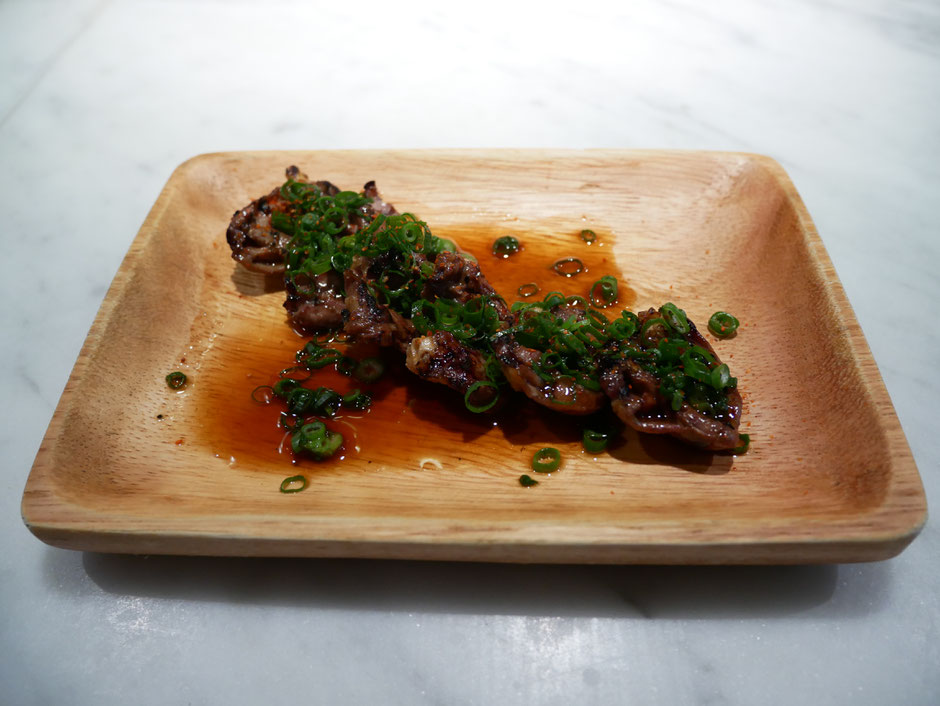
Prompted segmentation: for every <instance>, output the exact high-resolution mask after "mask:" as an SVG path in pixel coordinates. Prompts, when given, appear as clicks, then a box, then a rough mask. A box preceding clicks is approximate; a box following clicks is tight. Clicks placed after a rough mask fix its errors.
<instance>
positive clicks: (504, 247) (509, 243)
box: [493, 235, 519, 257]
mask: <svg viewBox="0 0 940 706" xmlns="http://www.w3.org/2000/svg"><path fill="white" fill-rule="evenodd" d="M517 252H519V239H518V238H514V237H513V236H511V235H504V236H503V237H502V238H497V239H496V240H494V241H493V254H494V255H496V256H497V257H509V256H510V255H513V254H515V253H517Z"/></svg>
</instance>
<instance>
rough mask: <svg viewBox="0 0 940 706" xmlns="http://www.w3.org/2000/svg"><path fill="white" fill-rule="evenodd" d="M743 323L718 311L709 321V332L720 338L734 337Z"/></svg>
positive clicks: (726, 313) (724, 312)
mask: <svg viewBox="0 0 940 706" xmlns="http://www.w3.org/2000/svg"><path fill="white" fill-rule="evenodd" d="M740 325H741V322H740V321H738V320H737V319H736V318H734V317H733V316H732V315H731V314H729V313H728V312H726V311H716V312H715V313H714V314H712V316H711V318H710V319H709V320H708V330H709V331H711V332H712V333H713V334H715V335H716V336H718V338H728V337H729V336H733V335H734V332H735V331H737V330H738V326H740Z"/></svg>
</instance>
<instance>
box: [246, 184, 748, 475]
mask: <svg viewBox="0 0 940 706" xmlns="http://www.w3.org/2000/svg"><path fill="white" fill-rule="evenodd" d="M580 235H581V238H582V239H583V241H584V242H585V243H587V244H588V245H591V244H593V243H594V242H595V241H596V238H597V236H596V234H595V233H594V231H592V230H587V229H586V230H583V231H581V234H580ZM227 240H228V242H229V245H230V246H231V249H232V257H233V258H234V259H235V260H236V261H238V262H240V263H241V264H242V265H244V266H245V267H247V268H248V269H251V270H254V271H256V272H262V273H265V274H270V275H280V276H282V277H283V278H284V285H285V290H286V293H287V297H286V301H285V304H284V306H285V308H286V310H287V312H288V318H289V320H290V322H291V324H292V325H293V326H294V327H295V328H296V329H298V330H300V331H303V332H306V333H308V334H313V333H317V332H320V333H322V332H329V331H333V332H340V333H341V335H342V336H344V337H345V338H346V339H347V340H348V341H349V342H352V343H356V344H363V345H371V346H373V347H375V346H378V347H383V348H387V349H393V350H396V351H397V352H398V353H399V354H401V355H402V356H403V357H404V363H405V366H406V367H407V369H408V370H409V371H411V372H412V373H414V374H415V375H417V376H418V377H420V378H422V379H424V380H427V381H429V382H433V383H437V384H441V385H444V386H446V387H448V388H450V389H451V390H453V391H455V392H456V393H458V395H460V396H462V398H463V401H464V404H465V405H466V407H467V409H469V410H470V411H471V412H477V413H482V412H487V411H489V410H492V409H494V408H497V407H498V406H499V403H500V401H501V397H502V396H503V395H504V393H506V392H507V390H514V391H517V392H521V393H523V394H524V395H525V396H526V397H528V398H529V399H530V400H532V401H533V402H535V403H536V404H539V405H541V406H543V407H546V408H549V409H552V410H554V411H556V412H560V413H562V414H569V415H580V416H585V415H592V414H594V413H596V412H599V411H602V410H605V409H607V408H610V409H611V410H612V411H613V413H614V414H615V415H616V417H617V418H618V419H619V420H621V421H622V422H623V423H624V424H626V425H627V426H629V427H630V428H632V429H635V430H637V431H639V432H643V433H651V434H667V435H671V436H674V437H676V438H678V439H681V440H683V441H685V442H688V443H690V444H693V445H695V446H698V447H701V448H704V449H708V450H712V451H725V450H734V449H738V448H740V447H741V446H742V444H743V443H745V442H746V438H745V437H746V435H742V434H740V433H739V432H738V426H739V423H740V415H741V396H740V394H739V393H738V390H737V381H736V379H735V378H733V377H731V374H730V371H729V369H728V366H727V365H725V364H723V363H722V362H721V361H720V360H719V358H718V356H717V355H716V353H715V351H714V349H713V348H712V347H711V346H710V344H709V343H708V342H707V341H706V340H705V339H704V338H703V337H702V335H701V334H700V333H699V331H698V329H697V328H696V326H695V324H694V323H692V321H691V320H690V319H689V318H688V316H687V315H686V313H685V312H684V311H682V310H681V309H679V308H678V307H676V306H675V305H674V304H672V303H667V304H664V305H662V306H661V307H659V308H651V309H648V310H647V311H644V312H639V313H634V312H631V311H626V310H624V311H621V312H620V313H619V314H617V313H614V314H612V315H608V314H607V313H606V310H611V311H613V309H611V307H613V306H614V304H616V302H617V299H618V282H617V279H616V277H614V276H612V275H605V276H603V277H601V278H600V279H598V280H597V281H596V282H595V283H594V284H593V285H592V286H591V288H590V290H589V292H588V293H587V294H588V296H587V298H585V297H580V296H565V295H564V294H562V293H560V292H548V293H547V294H545V295H544V296H543V297H542V298H541V299H537V298H536V294H539V293H540V292H539V287H538V285H537V284H535V283H532V282H530V283H526V284H523V285H521V286H520V287H519V288H518V290H517V291H516V294H517V295H518V296H519V297H520V299H519V300H518V301H516V302H515V303H514V304H513V305H512V306H511V307H510V306H508V305H507V303H506V300H505V299H504V298H503V296H502V295H501V294H500V293H499V292H497V291H496V289H495V288H494V287H493V286H492V285H491V284H490V283H489V281H488V280H487V279H486V276H485V275H484V274H483V272H482V271H481V269H480V266H479V264H478V263H477V262H476V260H475V258H474V257H473V256H472V255H469V254H468V253H465V252H462V251H460V249H459V248H458V247H457V246H456V245H455V244H454V243H453V242H451V241H449V240H446V239H443V238H439V237H437V236H435V235H433V234H432V233H431V231H430V229H429V228H428V226H427V224H426V223H424V222H423V221H420V220H418V219H417V218H416V217H415V216H414V215H412V214H408V213H403V214H400V213H398V212H397V211H396V210H395V208H394V207H393V206H391V205H390V204H387V203H385V202H384V201H383V200H382V199H381V197H380V196H379V194H378V191H377V189H376V187H375V183H374V182H371V181H370V182H368V183H367V184H366V185H365V186H364V187H363V189H362V191H360V192H352V191H341V190H340V189H339V188H338V187H336V186H334V185H333V184H331V183H330V182H328V181H317V182H312V181H310V180H309V179H308V178H307V177H306V175H304V174H303V173H301V172H300V170H299V169H298V168H297V167H290V168H289V169H288V170H287V181H286V182H285V183H284V184H283V185H282V186H281V187H279V188H277V189H274V190H273V191H271V192H270V193H269V194H267V195H266V196H263V197H261V198H259V199H257V200H255V201H253V202H252V203H250V204H249V205H248V206H246V207H245V208H243V209H240V210H239V211H236V212H235V214H234V216H233V218H232V221H231V224H230V226H229V228H228V232H227ZM519 250H520V244H519V241H518V239H516V238H515V237H513V236H503V237H501V238H498V239H497V240H496V241H495V242H494V244H493V253H494V255H496V256H497V257H499V258H505V257H509V256H511V255H513V254H514V253H516V252H518V251H519ZM552 268H553V269H554V270H555V272H556V273H557V274H558V275H560V276H563V277H572V276H575V275H578V274H580V273H581V272H583V271H584V264H583V263H582V262H581V260H580V259H578V258H576V257H569V258H563V259H561V260H558V261H556V262H555V263H554V265H552ZM719 313H720V312H719ZM716 317H717V318H716ZM732 321H733V322H734V323H736V319H733V317H729V315H723V317H720V316H719V314H715V315H714V316H713V317H712V320H711V321H710V322H709V323H710V327H711V328H712V330H713V332H714V331H715V329H714V327H715V326H717V327H718V331H719V332H721V333H716V335H722V334H724V335H728V334H727V333H725V332H727V331H729V330H731V331H733V329H729V327H731V326H732ZM371 360H372V361H373V365H375V362H376V361H378V359H377V358H372V359H371ZM364 363H365V360H363V361H355V360H352V359H350V358H349V357H348V356H345V355H344V354H343V353H342V352H340V351H339V350H338V349H336V348H333V347H330V346H329V345H324V340H322V339H320V338H316V339H314V340H313V341H311V342H310V343H308V344H307V346H306V347H305V348H304V350H303V351H300V352H299V353H298V364H299V366H300V367H301V368H303V369H304V370H306V371H311V370H315V369H317V368H319V367H324V366H326V365H335V366H336V367H337V369H338V370H341V372H345V373H347V374H355V373H356V371H357V370H358V369H359V368H360V367H362V366H363V365H364ZM379 364H380V363H379ZM365 367H366V368H368V366H365ZM379 372H381V371H379ZM364 374H365V376H366V377H365V381H368V379H369V373H368V370H366V372H365V373H364ZM358 377H359V376H358V375H357V378H358ZM359 379H360V380H363V378H359ZM373 379H374V378H373ZM273 391H274V393H275V396H276V397H281V398H282V399H284V400H285V402H286V404H287V407H288V413H287V416H288V419H287V421H286V422H285V424H284V426H285V427H287V428H288V429H290V430H291V432H292V448H293V450H294V452H295V453H297V454H305V455H307V456H310V457H313V458H317V459H321V458H326V457H328V456H330V455H331V454H333V453H335V451H336V450H337V449H338V448H339V447H340V446H341V444H342V442H343V440H342V436H341V435H340V434H339V432H335V431H332V430H330V429H328V428H327V427H326V425H325V424H324V423H323V421H322V420H323V419H328V418H330V417H332V416H333V415H334V414H335V413H336V411H337V410H338V409H339V408H340V407H342V406H344V405H346V406H350V407H353V408H357V407H355V405H361V406H359V407H358V409H365V408H367V407H368V404H369V403H370V402H371V400H369V401H368V402H365V401H364V400H367V399H368V394H365V393H359V394H360V395H361V397H357V398H356V399H355V400H350V401H348V402H347V400H346V399H345V398H344V397H342V396H340V395H339V394H338V393H336V392H335V391H332V390H329V389H328V388H317V389H315V390H314V389H310V388H307V387H305V386H303V385H302V384H301V382H300V381H298V380H296V379H293V378H291V377H289V376H288V377H286V378H284V379H282V380H281V381H279V383H278V384H277V385H275V386H274V387H273ZM329 393H332V394H329ZM301 398H302V399H301ZM315 400H319V402H315ZM610 438H611V433H610V431H609V430H602V429H593V428H592V429H589V430H586V431H585V435H584V439H583V443H584V448H585V450H586V451H587V452H589V453H598V452H599V451H601V450H603V449H604V448H605V447H606V445H607V443H608V441H609V440H610ZM539 454H543V456H542V457H540V456H539ZM539 454H537V455H536V458H534V459H533V462H532V468H533V470H536V471H539V472H545V471H544V470H543V468H544V467H546V466H545V464H546V463H548V464H549V465H551V463H554V468H557V467H558V464H559V463H560V454H558V452H557V450H556V449H551V448H547V449H542V450H541V451H540V452H539ZM545 454H547V456H546V455H545ZM555 454H558V457H557V459H555ZM549 457H550V458H549ZM538 459H541V460H540V461H539V463H538V464H537V463H536V461H537V460H538ZM537 465H538V466H539V467H536V466H537ZM520 482H522V483H523V484H524V485H525V484H526V483H525V482H524V481H523V480H522V479H520Z"/></svg>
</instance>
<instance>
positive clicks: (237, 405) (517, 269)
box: [187, 226, 635, 476]
mask: <svg viewBox="0 0 940 706" xmlns="http://www.w3.org/2000/svg"><path fill="white" fill-rule="evenodd" d="M435 232H436V234H437V235H439V236H440V237H445V238H450V239H452V240H454V241H455V242H457V243H458V244H459V245H460V247H461V248H462V249H464V250H466V251H467V252H470V253H471V254H473V255H474V256H475V257H477V259H478V260H479V263H480V267H481V270H482V271H483V272H484V274H485V275H486V276H487V278H488V279H489V281H490V282H491V284H493V286H494V287H495V288H496V289H497V291H499V292H500V293H502V294H503V295H504V296H505V298H506V300H507V302H508V303H510V304H511V303H512V302H514V301H516V300H517V299H524V297H520V296H519V295H518V294H517V293H516V292H517V289H518V288H519V286H520V285H522V284H526V283H535V284H536V285H537V286H538V287H539V292H538V294H536V295H534V296H533V297H531V299H532V300H536V299H541V298H542V297H543V296H544V295H545V294H547V293H548V292H550V291H560V292H562V293H563V294H565V295H574V294H576V295H580V296H584V297H587V296H588V295H589V292H590V288H591V285H592V284H593V283H594V282H596V281H597V280H598V279H599V278H600V277H602V276H603V275H614V276H615V277H617V278H618V280H619V296H618V300H617V302H616V303H615V304H614V305H613V306H612V307H611V310H610V313H611V316H613V315H614V314H615V312H619V310H620V309H622V308H630V307H631V306H632V304H633V303H634V297H635V293H634V291H633V290H632V289H631V288H630V287H629V283H628V282H627V281H626V280H625V279H624V278H623V273H622V272H621V271H620V270H619V268H618V267H617V263H616V261H615V260H614V258H613V251H612V248H611V247H609V246H607V245H606V244H605V242H604V234H603V233H602V232H601V231H597V235H598V238H597V241H595V242H594V243H592V244H590V245H589V244H587V243H585V242H584V241H583V240H582V239H581V238H580V235H579V233H580V231H579V230H575V229H571V230H570V231H566V232H557V233H541V234H539V233H534V234H533V233H525V232H518V231H513V230H512V229H507V228H505V227H494V228H479V227H476V226H475V227H473V228H450V229H439V230H436V231H435ZM503 235H513V236H515V237H517V238H518V239H519V240H520V242H521V245H522V249H521V250H520V252H517V253H515V254H513V255H511V256H509V257H506V258H503V257H498V256H496V255H493V254H492V252H491V247H492V243H493V241H494V240H495V239H496V238H498V237H500V236H503ZM566 257H577V258H579V259H580V260H581V261H582V262H583V264H584V271H583V272H581V273H580V274H578V275H576V276H574V277H563V276H560V275H558V274H556V273H555V272H554V271H553V269H552V265H553V263H555V262H556V261H557V260H559V259H561V258H566ZM265 296H268V297H271V298H272V307H271V309H270V310H271V316H272V318H276V320H273V321H272V325H270V326H266V327H259V326H258V325H257V322H256V321H253V320H251V319H246V320H245V321H242V322H239V321H234V320H233V321H228V322H227V323H226V330H225V331H224V335H221V336H219V337H218V338H217V340H216V342H215V344H214V345H213V347H212V348H211V349H210V350H209V351H208V352H207V354H206V357H205V359H204V360H203V361H202V364H201V365H200V370H201V372H200V374H199V375H197V376H194V381H193V382H194V384H193V385H192V386H191V391H190V393H191V398H192V406H191V408H190V409H192V410H193V413H192V418H191V419H189V420H188V424H187V428H188V429H190V430H191V431H192V434H193V436H194V437H195V438H196V439H197V440H198V441H199V442H200V443H201V444H202V445H204V446H206V447H208V448H209V449H210V450H211V452H212V453H213V454H214V455H215V456H217V457H219V458H222V459H227V460H229V462H230V464H231V465H232V466H233V467H238V468H241V469H246V470H251V469H265V470H270V469H277V472H278V473H282V474H283V475H285V476H288V475H293V474H296V473H298V472H300V473H311V474H312V473H316V474H322V473H336V472H345V471H344V469H350V470H351V469H352V468H353V467H356V468H360V469H362V468H363V467H365V468H367V467H368V466H369V464H371V463H382V459H383V458H384V457H386V456H388V450H389V449H394V450H395V453H394V457H395V458H402V457H403V456H410V457H412V458H411V461H412V464H413V467H417V466H420V465H421V464H422V461H423V456H424V454H423V453H422V450H423V449H422V444H421V443H420V440H421V439H425V438H430V437H435V441H436V443H437V444H441V443H443V444H446V445H447V446H449V447H450V448H456V447H457V446H463V445H466V448H467V457H469V458H472V447H471V446H470V445H469V444H472V442H473V441H474V440H475V439H478V438H480V437H482V436H484V435H495V436H496V437H497V439H498V438H499V437H502V439H504V441H502V442H500V443H506V444H507V451H508V450H509V449H510V447H511V448H513V449H515V450H517V451H518V450H519V447H526V446H534V445H537V446H535V447H536V448H537V447H538V446H556V447H559V448H561V449H562V451H563V453H566V452H567V450H570V449H575V448H577V449H580V439H581V426H582V421H583V420H581V419H580V418H576V417H567V416H566V415H560V414H558V413H555V412H552V411H550V410H547V409H545V408H543V407H540V406H538V405H536V404H534V403H532V402H531V401H529V400H528V399H526V398H525V397H524V396H523V395H521V394H519V393H514V392H512V391H511V390H510V389H509V388H508V387H507V388H506V391H505V393H504V395H503V399H502V400H501V402H500V404H499V405H498V406H497V408H496V409H494V410H493V411H492V412H490V413H485V414H473V413H471V412H469V411H468V410H467V409H466V408H465V407H464V403H463V399H462V397H461V396H460V395H459V394H458V393H456V392H454V391H453V390H450V389H448V388H446V387H444V386H442V385H437V384H433V383H429V382H426V381H424V380H421V379H419V378H417V377H416V376H415V375H413V374H411V373H410V372H409V371H408V370H407V369H406V368H405V366H404V362H403V359H402V356H401V355H400V354H399V353H398V352H397V351H390V350H389V351H376V350H375V349H372V350H362V349H356V348H355V347H350V348H348V349H347V347H346V346H344V345H339V346H336V347H338V348H340V349H341V350H346V351H347V353H348V354H349V355H352V356H353V357H356V358H362V357H366V356H368V355H376V354H377V353H378V354H379V355H380V356H381V357H382V358H383V359H384V360H385V361H386V365H387V368H386V372H385V375H384V376H383V377H382V379H380V380H379V381H378V382H376V383H374V384H363V383H361V382H359V381H357V380H355V379H354V378H351V377H347V376H344V375H341V374H340V373H338V372H336V371H335V369H334V367H333V366H328V367H326V368H323V369H320V370H317V371H313V373H312V376H311V377H310V379H309V380H307V381H306V382H305V383H304V385H305V386H307V387H310V388H315V387H319V386H325V387H330V388H333V389H335V390H336V391H337V392H340V393H341V394H346V393H347V392H349V391H351V390H353V389H355V388H359V389H361V390H363V391H364V392H367V393H368V394H370V395H371V396H372V397H373V404H372V406H371V408H370V409H369V410H366V411H364V412H357V411H352V412H349V413H347V412H345V411H341V413H340V414H339V415H338V416H337V417H336V418H334V419H332V420H326V424H327V426H328V427H329V428H330V429H333V430H335V431H339V432H340V433H342V434H343V437H344V445H343V448H342V449H341V450H340V451H339V452H338V453H337V454H335V455H334V456H333V457H331V458H330V459H328V460H326V461H323V462H316V461H312V460H308V459H300V458H295V457H294V455H293V454H292V453H291V450H290V439H289V433H288V432H287V431H286V430H285V429H284V428H282V427H281V426H280V424H279V419H280V417H281V413H282V412H283V411H284V409H285V408H284V405H283V403H282V402H281V401H280V400H277V399H274V400H273V401H271V402H270V403H268V404H263V403H260V402H258V401H255V400H253V399H252V391H253V390H255V389H256V388H257V387H259V386H262V385H273V384H274V383H275V382H276V381H277V380H278V377H279V371H281V370H283V369H285V368H288V367H291V366H293V365H294V355H295V353H296V352H297V351H298V350H299V349H301V348H302V347H303V345H304V343H305V339H304V338H302V337H300V336H298V335H297V334H296V333H294V332H293V331H292V330H291V329H290V327H289V326H288V324H287V321H286V318H285V317H284V315H283V310H282V309H281V308H280V301H278V302H277V307H276V309H275V307H274V306H273V303H274V302H273V299H274V298H277V297H278V296H279V295H278V294H269V295H265ZM258 397H264V395H258ZM526 470H527V467H526V466H525V465H521V466H520V473H522V472H525V471H526Z"/></svg>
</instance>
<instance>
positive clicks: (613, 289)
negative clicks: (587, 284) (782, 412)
mask: <svg viewBox="0 0 940 706" xmlns="http://www.w3.org/2000/svg"><path fill="white" fill-rule="evenodd" d="M615 301H617V278H616V277H611V276H610V275H604V276H603V277H601V278H600V279H599V280H597V281H596V282H595V283H594V284H593V285H592V286H591V304H593V305H594V306H599V307H600V308H601V309H606V308H607V307H609V306H610V305H611V304H613V303H614V302H615Z"/></svg>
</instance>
